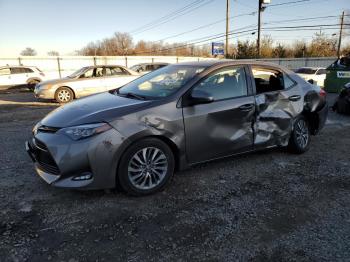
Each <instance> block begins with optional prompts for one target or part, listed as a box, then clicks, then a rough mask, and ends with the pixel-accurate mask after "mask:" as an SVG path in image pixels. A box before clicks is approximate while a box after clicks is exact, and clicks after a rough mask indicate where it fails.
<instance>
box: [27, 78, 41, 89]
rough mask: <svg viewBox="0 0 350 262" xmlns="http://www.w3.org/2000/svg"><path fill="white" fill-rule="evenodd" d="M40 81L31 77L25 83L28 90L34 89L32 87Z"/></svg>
mask: <svg viewBox="0 0 350 262" xmlns="http://www.w3.org/2000/svg"><path fill="white" fill-rule="evenodd" d="M38 83H40V80H37V79H31V80H29V81H28V83H27V88H28V89H29V90H30V91H34V88H35V86H36V84H38Z"/></svg>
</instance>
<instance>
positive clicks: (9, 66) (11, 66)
mask: <svg viewBox="0 0 350 262" xmlns="http://www.w3.org/2000/svg"><path fill="white" fill-rule="evenodd" d="M13 67H16V68H36V66H23V65H6V66H0V68H1V69H2V68H13Z"/></svg>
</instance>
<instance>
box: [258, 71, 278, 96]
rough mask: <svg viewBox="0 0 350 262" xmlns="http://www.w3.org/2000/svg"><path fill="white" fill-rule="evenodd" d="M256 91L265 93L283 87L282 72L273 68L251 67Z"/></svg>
mask: <svg viewBox="0 0 350 262" xmlns="http://www.w3.org/2000/svg"><path fill="white" fill-rule="evenodd" d="M252 71H253V76H254V81H255V87H256V93H257V94H261V93H266V92H273V91H279V90H283V89H284V77H283V73H282V72H280V71H277V70H274V69H267V68H255V67H253V69H252Z"/></svg>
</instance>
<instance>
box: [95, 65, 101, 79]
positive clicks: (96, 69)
mask: <svg viewBox="0 0 350 262" xmlns="http://www.w3.org/2000/svg"><path fill="white" fill-rule="evenodd" d="M94 76H95V77H103V68H102V67H97V68H95V75H94Z"/></svg>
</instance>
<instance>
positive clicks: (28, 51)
mask: <svg viewBox="0 0 350 262" xmlns="http://www.w3.org/2000/svg"><path fill="white" fill-rule="evenodd" d="M21 55H22V56H35V55H36V51H35V50H34V49H33V48H31V47H27V48H26V49H24V50H23V51H22V52H21Z"/></svg>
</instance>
